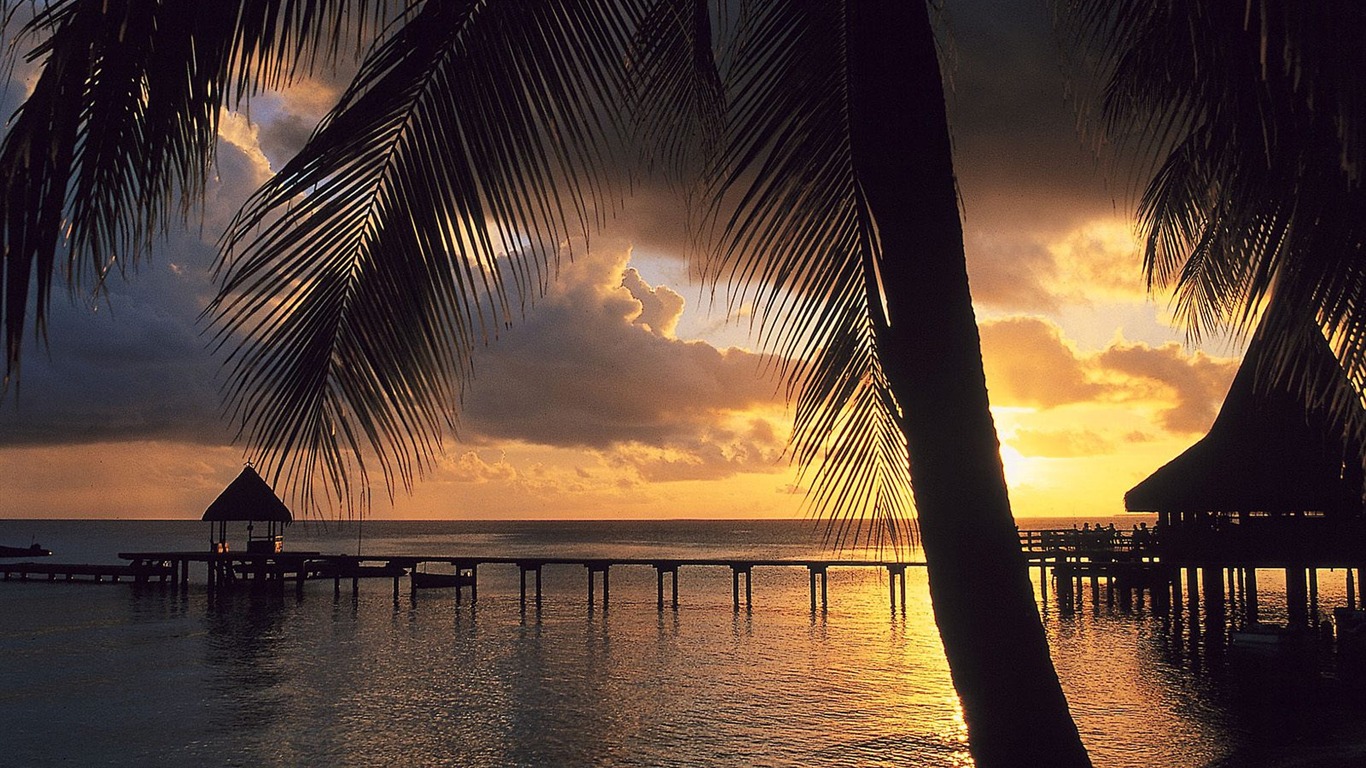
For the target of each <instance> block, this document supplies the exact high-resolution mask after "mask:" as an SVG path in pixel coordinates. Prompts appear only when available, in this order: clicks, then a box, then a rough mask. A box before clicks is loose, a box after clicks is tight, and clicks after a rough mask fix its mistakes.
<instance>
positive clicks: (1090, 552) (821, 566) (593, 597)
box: [0, 530, 1157, 611]
mask: <svg viewBox="0 0 1366 768" xmlns="http://www.w3.org/2000/svg"><path fill="white" fill-rule="evenodd" d="M1020 544H1021V551H1022V553H1023V554H1024V556H1025V558H1026V560H1027V562H1028V564H1029V565H1030V567H1031V568H1032V567H1038V568H1039V569H1040V577H1039V583H1040V585H1041V591H1042V593H1043V594H1042V597H1043V599H1044V600H1045V603H1046V602H1047V600H1048V594H1047V592H1048V584H1049V581H1050V579H1049V576H1050V573H1049V571H1050V570H1051V572H1052V573H1051V576H1052V580H1053V581H1056V582H1057V585H1058V586H1057V592H1058V598H1059V601H1060V603H1061V602H1063V601H1064V599H1065V600H1066V601H1068V602H1069V603H1070V601H1071V600H1072V599H1073V598H1074V597H1075V596H1076V595H1077V593H1079V592H1080V589H1081V587H1080V585H1081V583H1082V581H1083V580H1085V579H1088V578H1089V579H1091V580H1092V582H1093V586H1094V585H1097V584H1099V581H1100V580H1101V579H1104V580H1106V582H1107V591H1108V590H1110V589H1111V588H1112V587H1113V585H1114V584H1115V583H1116V581H1118V582H1119V583H1122V584H1125V585H1126V586H1127V587H1130V588H1139V589H1141V588H1142V586H1143V585H1144V584H1146V583H1148V582H1149V581H1150V579H1149V576H1148V574H1149V572H1150V571H1153V572H1155V569H1156V567H1157V563H1156V559H1155V557H1154V553H1153V552H1152V551H1151V544H1152V542H1151V540H1150V539H1149V538H1148V537H1146V536H1145V537H1138V536H1137V535H1136V533H1130V532H1102V531H1099V530H1097V531H1078V530H1030V531H1021V532H1020ZM119 557H120V558H121V559H123V560H126V561H128V564H127V565H69V564H61V563H42V564H37V563H17V564H9V565H5V564H0V574H3V576H4V578H5V579H6V580H9V579H11V578H17V579H19V580H29V579H35V580H36V579H39V578H42V579H46V580H49V581H56V580H58V579H59V578H60V579H63V580H76V579H91V580H94V581H105V580H108V581H112V582H117V581H120V580H131V581H134V582H146V581H150V580H155V581H158V582H163V583H169V584H171V585H174V586H178V587H182V588H183V587H186V586H187V585H188V583H189V580H190V568H191V564H195V566H196V568H197V570H200V572H202V573H205V574H206V575H207V588H208V590H209V591H210V592H211V593H212V592H217V591H219V590H223V589H234V588H242V587H252V588H258V589H259V588H272V589H276V590H283V589H285V588H286V585H289V584H293V585H294V588H295V590H296V592H297V593H298V594H299V595H300V596H302V594H303V592H304V585H305V584H306V583H307V582H309V581H315V580H326V579H330V580H332V582H333V590H334V594H336V595H340V594H341V589H342V582H343V581H345V580H349V581H350V582H351V591H352V595H353V596H354V595H356V594H357V591H358V589H359V582H360V580H361V579H376V578H383V579H389V580H390V581H391V582H392V586H393V598H394V600H395V601H397V600H398V599H399V595H400V593H401V591H402V590H401V582H402V580H403V579H404V578H405V577H406V578H407V579H408V582H409V583H408V591H409V593H410V595H411V596H412V598H413V599H414V600H416V599H417V596H418V593H419V591H421V590H428V589H443V588H444V589H454V590H455V599H456V602H457V603H462V602H464V600H465V599H466V595H467V594H468V599H469V601H470V602H471V603H473V602H475V601H477V600H478V598H479V570H480V568H481V567H483V568H487V567H490V566H514V567H516V568H517V569H518V575H519V604H520V606H521V608H522V609H523V610H525V609H526V607H527V606H528V605H534V606H535V607H537V608H540V607H541V605H542V603H543V600H544V596H543V591H542V581H543V571H544V569H545V568H546V567H549V566H578V567H580V568H582V569H583V572H584V574H585V576H586V583H585V586H586V596H587V602H588V605H589V606H590V607H592V606H598V605H600V606H602V607H603V608H606V607H607V605H608V604H609V601H610V597H611V573H612V570H613V569H614V568H617V569H619V568H622V567H647V568H652V569H654V571H655V586H656V605H657V607H658V608H659V609H660V610H663V609H664V608H665V607H666V606H669V607H673V608H675V609H676V608H678V607H679V579H678V574H679V571H680V570H681V569H689V568H726V569H729V571H730V573H731V603H732V606H733V607H734V608H735V610H740V609H741V607H749V606H752V604H753V592H754V590H753V572H754V570H755V569H756V568H761V569H762V568H793V569H803V570H805V571H806V572H807V576H808V585H809V590H808V592H809V598H810V603H809V604H810V608H811V610H812V611H816V610H818V609H825V608H826V607H828V605H829V587H828V574H829V571H830V570H831V569H839V568H876V569H881V570H885V571H886V572H887V574H888V602H889V605H890V606H891V608H892V609H893V610H896V609H897V608H898V607H899V608H900V609H902V610H905V607H906V569H908V568H919V567H924V565H925V563H924V562H923V561H918V560H868V559H840V558H828V559H806V558H752V559H748V558H747V559H736V558H669V557H664V558H657V557H637V558H597V557H554V556H544V557H540V556H538V557H527V556H480V557H468V556H450V555H342V554H325V553H321V552H310V551H282V552H259V551H252V552H232V551H227V552H214V551H205V550H201V551H150V552H121V553H119ZM1096 589H1098V587H1096ZM1094 591H1095V590H1094V589H1093V592H1094ZM1095 594H1098V592H1096V593H1095ZM1121 602H1122V603H1123V604H1124V605H1126V606H1127V605H1128V603H1129V600H1128V599H1127V598H1123V599H1122V600H1121Z"/></svg>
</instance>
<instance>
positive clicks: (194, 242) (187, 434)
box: [0, 144, 259, 445]
mask: <svg viewBox="0 0 1366 768" xmlns="http://www.w3.org/2000/svg"><path fill="white" fill-rule="evenodd" d="M216 171H217V172H216V174H215V176H214V178H213V179H212V180H211V181H210V183H209V187H208V189H207V190H206V198H205V201H206V204H205V208H204V209H203V213H202V216H201V217H199V218H197V219H195V220H192V221H191V222H189V224H190V226H189V227H187V228H186V229H184V230H179V231H176V232H173V233H172V234H171V235H170V236H169V237H168V238H166V239H165V240H164V241H162V242H161V243H158V244H157V245H156V246H155V248H154V252H153V255H152V256H151V257H150V258H148V259H147V260H146V261H144V262H143V263H141V264H139V265H136V266H133V267H130V268H129V269H128V271H127V274H124V275H120V274H117V273H116V274H114V275H112V276H111V277H110V279H109V280H108V281H107V282H106V284H105V286H104V289H103V291H102V292H101V293H100V294H99V295H91V294H90V293H89V292H84V293H83V292H80V291H76V292H73V293H71V294H69V295H68V296H64V295H63V293H62V290H61V289H60V288H58V289H57V291H56V292H55V293H54V301H53V302H52V304H51V305H50V313H49V316H48V334H47V340H48V344H47V345H43V344H40V343H29V344H27V345H26V347H25V356H24V359H23V362H22V367H21V371H20V377H19V383H18V386H17V387H15V388H14V389H13V391H11V392H10V393H9V394H8V395H7V396H6V397H5V398H4V399H3V400H0V445H21V444H22V445H62V444H71V443H91V442H99V441H108V440H148V439H158V440H181V441H188V442H194V443H199V444H205V445H223V444H225V443H227V442H228V440H229V439H230V438H231V434H230V433H229V432H228V430H227V427H226V426H225V423H224V422H223V421H222V420H221V419H220V399H219V395H218V383H219V361H218V360H217V359H215V358H214V357H213V356H212V354H211V353H210V351H209V348H208V340H207V338H206V337H205V336H204V335H202V334H201V328H202V324H201V323H200V320H199V317H200V314H201V313H202V312H203V309H204V307H205V306H206V304H207V302H208V300H209V298H210V297H211V296H212V295H213V291H214V286H213V279H212V270H213V266H214V262H215V260H216V258H217V255H216V251H215V249H214V247H213V245H212V243H213V242H214V240H215V239H216V238H217V235H218V232H219V231H220V227H221V226H222V225H223V224H225V223H226V222H227V221H228V220H229V219H230V218H231V216H232V213H233V212H234V211H235V210H236V207H237V205H238V204H240V202H241V200H242V199H243V198H244V197H245V195H246V194H247V193H248V192H249V191H250V189H251V188H252V186H253V184H254V180H255V179H257V178H258V175H259V174H258V171H259V169H258V168H257V166H256V164H255V163H254V162H253V161H252V159H251V158H250V157H249V156H248V155H246V154H245V153H243V152H242V151H240V150H239V149H237V148H235V147H233V146H232V145H230V144H223V145H222V146H221V147H220V149H219V154H218V165H217V168H216ZM64 299H66V300H64Z"/></svg>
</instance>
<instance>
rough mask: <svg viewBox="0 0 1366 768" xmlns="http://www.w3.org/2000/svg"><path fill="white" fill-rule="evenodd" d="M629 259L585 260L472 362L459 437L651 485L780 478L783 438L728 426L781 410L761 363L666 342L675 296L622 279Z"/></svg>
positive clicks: (629, 273) (627, 276)
mask: <svg viewBox="0 0 1366 768" xmlns="http://www.w3.org/2000/svg"><path fill="white" fill-rule="evenodd" d="M628 256H629V253H628V251H627V249H625V248H624V247H619V248H616V249H609V248H601V247H599V248H597V249H595V250H594V251H593V253H591V254H588V255H580V256H579V257H578V258H576V259H575V260H574V261H573V262H572V263H570V264H567V265H565V266H564V267H563V269H562V270H561V274H560V277H559V279H558V280H557V281H556V282H555V283H554V285H553V286H552V288H551V291H550V293H549V294H548V295H547V296H546V297H545V298H544V299H543V300H541V301H540V302H538V304H537V306H536V307H535V309H534V310H533V311H532V312H531V313H529V315H528V316H527V317H526V318H525V319H524V320H522V321H520V322H518V323H516V324H515V325H513V326H512V327H511V328H510V329H508V330H506V331H504V332H503V333H502V334H501V336H500V338H499V339H497V340H496V341H495V342H493V343H492V344H491V345H490V346H489V347H488V348H485V349H480V350H479V351H478V352H477V354H476V356H475V370H476V377H475V380H474V381H473V382H472V383H471V384H470V386H469V387H468V389H467V391H466V396H465V401H464V405H465V408H464V411H463V414H462V421H461V437H462V439H464V440H465V442H467V443H473V444H488V443H492V442H496V441H504V440H515V441H522V442H527V443H533V444H538V445H544V446H552V447H564V448H580V449H590V450H594V451H602V452H604V454H607V455H610V460H611V462H612V463H614V464H615V465H617V466H629V467H632V468H634V469H635V470H637V471H638V472H639V473H640V474H641V476H645V477H648V478H651V479H663V478H666V477H676V478H682V477H690V478H696V477H702V476H709V477H715V476H725V475H728V474H732V473H734V472H739V471H765V469H766V468H767V470H768V471H776V470H777V469H779V468H780V466H779V462H778V461H777V456H778V455H780V453H781V449H782V445H783V444H784V442H785V439H786V438H785V435H779V434H777V433H776V431H775V430H774V429H773V428H772V426H771V425H768V424H766V423H757V422H754V421H753V420H751V421H749V422H748V423H747V424H745V425H744V426H741V427H728V426H725V425H726V424H727V423H728V422H729V421H730V420H731V419H734V418H737V417H739V416H743V415H745V414H748V413H750V412H751V411H756V410H770V411H772V410H780V409H781V408H782V401H781V398H780V397H779V394H778V390H777V386H776V384H775V382H773V381H772V380H770V379H767V378H765V377H764V376H762V375H761V374H762V373H763V370H764V366H763V358H762V357H761V356H759V355H756V354H754V353H751V352H747V351H745V350H740V349H717V348H716V347H713V346H711V345H709V344H707V343H705V342H701V341H683V340H679V339H676V338H672V336H671V334H672V331H673V328H674V327H675V325H676V324H677V321H678V317H679V314H680V312H681V310H682V305H683V299H682V297H680V296H679V295H678V294H677V293H676V292H674V291H672V290H671V289H669V288H667V287H663V286H650V285H649V284H648V283H646V282H645V281H644V280H643V279H642V278H641V277H640V275H639V274H638V273H636V272H634V271H633V270H627V268H626V264H627V260H628Z"/></svg>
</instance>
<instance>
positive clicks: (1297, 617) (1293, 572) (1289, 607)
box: [1285, 566, 1309, 628]
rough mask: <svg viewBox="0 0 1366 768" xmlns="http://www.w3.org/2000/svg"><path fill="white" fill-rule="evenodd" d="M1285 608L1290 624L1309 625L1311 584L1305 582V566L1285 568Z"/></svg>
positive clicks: (1295, 625) (1301, 626)
mask: <svg viewBox="0 0 1366 768" xmlns="http://www.w3.org/2000/svg"><path fill="white" fill-rule="evenodd" d="M1285 608H1286V612H1287V614H1288V615H1287V617H1286V620H1287V624H1288V625H1289V626H1292V627H1300V628H1303V627H1305V626H1307V625H1308V619H1309V616H1308V613H1309V585H1308V584H1307V583H1305V569H1304V567H1303V566H1291V567H1289V568H1286V569H1285Z"/></svg>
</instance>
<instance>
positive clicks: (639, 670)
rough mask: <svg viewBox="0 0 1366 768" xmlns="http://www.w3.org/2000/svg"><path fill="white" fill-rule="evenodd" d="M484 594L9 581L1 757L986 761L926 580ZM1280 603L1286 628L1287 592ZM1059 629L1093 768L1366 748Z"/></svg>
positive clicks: (649, 584)
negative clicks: (814, 592)
mask: <svg viewBox="0 0 1366 768" xmlns="http://www.w3.org/2000/svg"><path fill="white" fill-rule="evenodd" d="M1027 522H1028V521H1026V524H1027ZM1129 522H1131V521H1128V520H1125V521H1124V522H1123V523H1122V524H1124V525H1127V524H1128V523H1129ZM356 533H357V531H356V527H355V526H354V525H351V526H348V527H344V528H338V527H337V526H336V525H331V526H328V527H322V526H319V525H318V524H310V525H307V526H304V525H298V524H296V525H295V526H293V527H292V528H291V529H290V530H289V532H288V535H287V545H288V546H289V547H291V548H294V549H310V550H313V549H316V550H321V551H324V552H355V551H356V546H357V540H356ZM239 537H240V534H239ZM207 539H208V526H207V524H203V523H196V522H164V521H157V522H149V521H139V522H126V521H121V522H93V521H32V520H26V521H0V543H5V544H10V545H27V544H28V543H29V542H30V541H31V540H37V541H39V542H41V543H42V544H43V545H44V546H46V547H48V548H51V549H53V550H54V551H55V552H56V553H57V555H56V556H54V558H52V559H53V560H54V561H58V560H59V561H67V562H119V561H118V558H117V556H116V553H117V552H119V551H127V550H154V549H199V548H201V547H203V546H204V544H205V542H206V541H207ZM363 547H364V551H365V552H366V553H367V554H414V555H462V554H463V555H526V556H534V555H542V556H564V557H575V556H585V557H586V556H601V557H652V556H658V557H681V558H706V557H718V558H719V557H736V558H739V557H744V558H781V557H787V558H798V557H804V556H822V555H823V554H824V553H823V552H822V549H821V546H820V541H819V536H818V535H817V534H816V533H815V532H814V530H813V529H812V527H811V526H810V524H808V523H803V522H759V521H722V522H681V521H661V522H577V523H550V522H497V523H483V522H430V523H429V522H421V523H419V522H406V523H392V522H391V523H383V522H367V523H366V524H365V526H364V529H363ZM850 554H851V553H845V555H844V556H849V555H850ZM853 554H857V553H853ZM479 578H480V581H479V603H478V605H477V606H475V607H472V606H470V605H469V603H468V600H466V602H465V604H464V605H462V606H458V607H457V606H456V605H455V602H454V597H453V595H452V594H451V593H450V592H449V591H434V592H424V593H423V594H422V595H421V596H420V598H419V600H418V601H417V603H416V604H414V603H413V602H412V601H410V600H409V598H408V594H407V590H406V588H405V589H404V590H403V592H402V597H401V600H400V601H399V604H398V605H397V606H395V605H394V603H393V602H392V599H391V598H392V592H391V584H390V582H388V581H387V580H372V581H367V582H364V583H362V585H361V588H360V594H359V597H358V599H356V600H355V601H353V600H352V598H351V595H350V590H349V587H344V588H343V591H342V597H341V598H340V599H334V597H333V590H332V584H331V583H330V582H327V581H319V582H314V583H310V584H309V585H308V587H307V589H306V592H305V596H304V598H303V599H302V600H296V599H295V597H294V593H293V590H292V589H291V590H288V591H287V593H286V595H285V596H284V597H275V598H264V597H262V596H260V595H257V596H252V595H250V594H246V593H243V594H237V595H232V596H229V597H227V598H222V599H216V600H214V601H213V602H210V601H209V600H208V599H207V596H206V595H205V593H204V590H203V586H202V585H203V576H202V574H195V573H192V581H193V582H194V584H193V586H192V587H191V588H190V590H189V591H188V593H185V594H181V593H177V592H176V591H173V590H170V589H163V588H160V587H157V586H151V587H144V588H135V587H133V586H131V585H127V584H119V585H93V584H70V585H69V584H48V583H28V584H22V583H15V582H11V583H5V584H0V616H3V617H4V620H3V622H0V732H3V733H4V739H3V745H0V765H14V766H58V765H61V766H67V765H73V766H85V765H154V766H155V765H168V766H175V765H190V764H209V765H241V766H248V765H251V766H257V765H326V766H332V765H341V766H350V765H450V766H697V765H707V766H712V765H714V766H750V765H775V766H877V765H912V766H931V767H934V766H962V765H969V764H970V760H969V758H968V756H967V752H966V747H965V742H964V737H965V734H964V728H963V724H962V722H961V719H960V716H959V712H958V707H957V702H956V697H955V695H954V692H953V689H952V687H951V686H950V683H949V678H948V671H947V667H946V665H945V662H944V656H943V651H942V649H941V647H940V644H939V638H938V635H937V633H936V630H935V627H934V624H933V621H932V619H931V614H930V606H929V600H928V595H927V592H926V588H925V577H924V573H923V571H921V570H918V569H912V570H911V571H910V572H909V573H908V579H907V580H908V605H907V608H906V611H905V613H904V614H902V613H900V612H896V613H891V612H889V610H888V606H887V583H886V575H885V573H883V572H879V571H878V570H877V569H846V570H832V571H831V574H830V582H829V590H830V606H829V610H828V611H826V612H820V613H817V614H815V615H813V614H812V613H811V612H810V611H809V605H808V596H807V576H806V573H805V571H804V570H802V569H776V568H773V569H756V570H755V573H754V607H753V609H752V610H751V611H742V612H740V613H739V614H737V613H735V612H733V611H732V608H731V595H730V572H729V570H728V569H725V568H693V569H687V568H684V569H683V570H682V571H681V572H680V584H679V593H680V602H681V607H680V608H679V609H678V610H677V611H676V612H675V611H672V610H666V611H664V612H663V613H660V612H659V611H657V610H656V608H655V587H654V572H653V570H652V569H650V568H648V567H641V568H634V567H622V568H615V569H613V571H612V602H611V608H610V610H609V611H603V610H601V609H600V608H599V609H597V610H594V611H589V610H588V609H587V607H586V606H585V596H584V592H585V584H586V576H585V573H584V569H583V568H582V567H579V566H563V567H553V566H552V567H548V568H547V569H546V571H545V584H544V587H545V602H544V607H543V608H542V610H541V611H540V613H539V615H538V614H537V613H536V612H535V611H534V610H529V611H528V613H527V614H526V615H525V616H523V615H521V614H520V612H519V609H518V599H517V581H518V572H517V569H516V567H515V566H506V567H500V566H485V567H483V568H481V569H480V572H479ZM1262 589H1263V592H1264V594H1263V601H1264V606H1266V608H1267V610H1269V611H1271V612H1274V611H1275V610H1276V609H1277V606H1276V598H1277V594H1278V592H1277V589H1276V584H1275V580H1274V574H1270V573H1264V575H1263V584H1262ZM1342 592H1343V584H1342V575H1341V573H1336V574H1334V573H1328V572H1325V573H1324V574H1322V576H1321V581H1320V605H1321V606H1324V607H1325V610H1326V609H1327V608H1328V607H1331V606H1333V605H1338V604H1341V596H1342ZM1045 624H1046V626H1047V629H1048V634H1049V639H1050V642H1051V644H1052V648H1053V653H1054V659H1055V662H1056V664H1057V667H1058V670H1059V674H1060V676H1061V678H1062V680H1063V685H1064V687H1065V689H1066V691H1067V693H1068V696H1069V699H1070V701H1071V703H1072V707H1073V712H1074V714H1075V716H1076V718H1077V721H1078V724H1079V726H1080V727H1081V729H1082V731H1083V734H1084V738H1085V740H1086V743H1087V745H1088V747H1089V749H1090V750H1091V753H1092V756H1093V758H1094V759H1095V762H1096V765H1097V766H1108V767H1112V768H1123V767H1129V766H1135V767H1136V766H1178V767H1179V766H1207V765H1221V766H1235V765H1277V764H1279V762H1280V761H1281V760H1282V758H1283V757H1284V756H1286V755H1290V754H1295V753H1298V752H1302V751H1303V750H1304V749H1305V748H1306V747H1307V745H1323V744H1329V745H1332V744H1337V743H1340V742H1341V743H1346V742H1349V741H1351V740H1353V739H1355V738H1357V737H1358V735H1359V733H1358V732H1359V731H1362V730H1366V729H1364V728H1363V726H1362V723H1363V722H1366V713H1363V711H1362V710H1361V709H1344V708H1343V706H1342V705H1341V703H1340V702H1334V703H1333V704H1332V705H1331V706H1329V705H1327V704H1325V703H1323V702H1322V701H1321V696H1320V689H1321V685H1322V682H1323V679H1322V673H1320V672H1319V671H1317V670H1316V669H1310V670H1309V671H1308V672H1304V673H1303V674H1296V675H1286V674H1285V673H1284V671H1283V670H1281V669H1279V668H1278V667H1277V666H1276V665H1268V664H1262V663H1255V664H1251V665H1244V664H1243V662H1240V661H1239V660H1238V659H1225V660H1222V661H1221V662H1219V663H1209V662H1208V661H1205V662H1202V661H1201V660H1200V659H1199V657H1198V656H1197V655H1193V654H1192V652H1191V648H1190V647H1189V644H1188V641H1187V640H1186V639H1185V638H1184V637H1182V636H1181V635H1180V634H1178V632H1177V631H1174V630H1173V628H1172V627H1171V626H1170V625H1167V624H1164V623H1163V621H1162V620H1161V619H1159V618H1156V617H1152V616H1149V615H1133V614H1122V613H1119V612H1117V611H1111V610H1109V609H1106V608H1105V607H1103V606H1102V607H1101V608H1100V610H1099V611H1092V610H1091V609H1090V607H1089V606H1088V607H1087V608H1086V609H1085V610H1082V611H1080V612H1078V613H1077V614H1075V615H1073V616H1066V617H1065V616H1060V615H1059V612H1058V611H1057V610H1056V607H1054V608H1053V609H1052V610H1051V611H1049V612H1048V613H1047V615H1046V617H1045ZM1343 754H1345V753H1343ZM1343 764H1345V765H1346V764H1355V763H1351V762H1344V763H1343Z"/></svg>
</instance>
